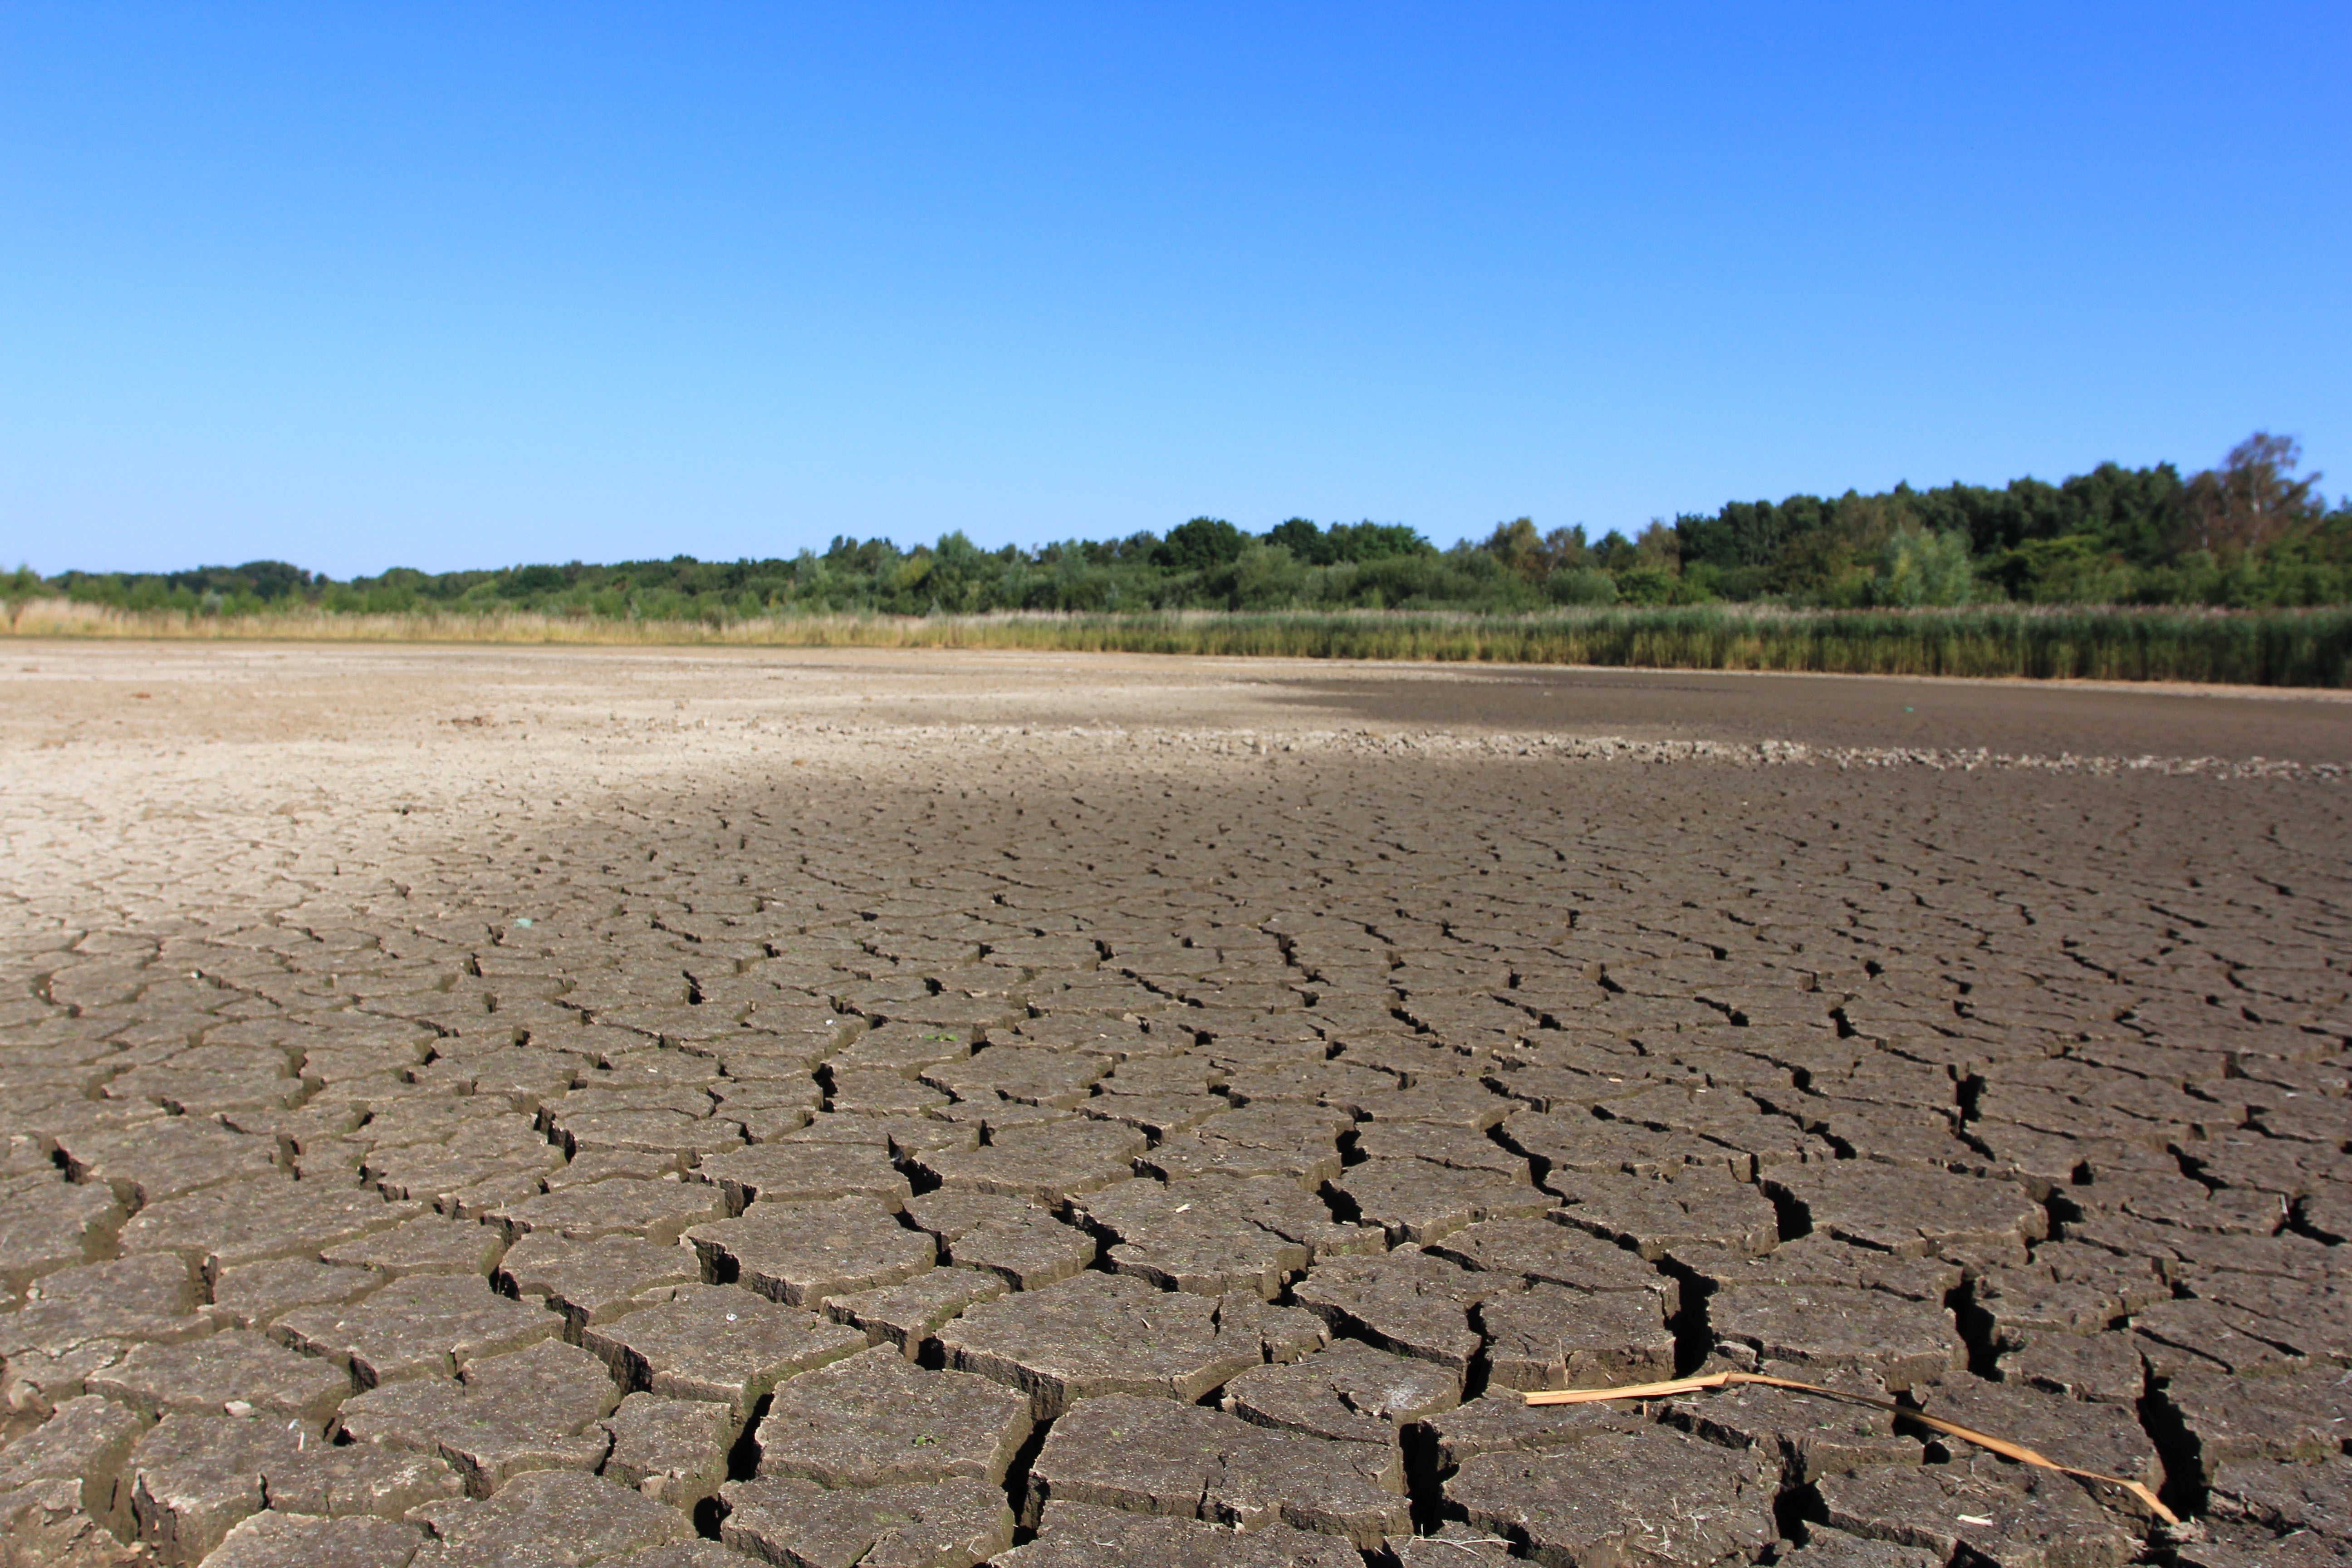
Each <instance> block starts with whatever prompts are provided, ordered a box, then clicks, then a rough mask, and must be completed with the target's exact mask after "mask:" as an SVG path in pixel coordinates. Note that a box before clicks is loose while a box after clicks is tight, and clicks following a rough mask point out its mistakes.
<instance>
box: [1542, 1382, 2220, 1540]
mask: <svg viewBox="0 0 2352 1568" xmlns="http://www.w3.org/2000/svg"><path fill="white" fill-rule="evenodd" d="M1735 1383H1760V1384H1763V1385H1764V1386H1765V1387H1767V1388H1791V1389H1794V1390H1796V1391H1797V1392H1798V1393H1799V1394H1820V1395H1821V1396H1822V1397H1823V1398H1824V1399H1843V1400H1845V1401H1846V1402H1848V1403H1849V1404H1853V1405H1874V1406H1876V1407H1877V1408H1878V1409H1881V1410H1891V1411H1893V1412H1894V1413H1895V1415H1900V1416H1902V1417H1903V1418H1904V1419H1905V1420H1906V1421H1916V1422H1917V1423H1918V1424H1919V1425H1920V1426H1927V1427H1932V1428H1934V1429H1935V1430H1936V1431H1938V1432H1941V1433H1943V1434H1944V1436H1948V1437H1958V1438H1959V1439H1960V1440H1961V1441H1962V1442H1966V1443H1974V1444H1975V1445H1976V1446H1977V1447H1979V1448H1988V1449H1990V1450H1991V1451H1992V1452H1993V1453H1996V1454H1999V1455H2000V1457H2001V1458H2004V1459H2015V1460H2016V1461H2018V1463H2020V1464H2023V1465H2034V1466H2038V1467H2039V1468H2042V1469H2045V1470H2056V1471H2057V1472H2058V1473H2059V1474H2061V1475H2065V1476H2074V1477H2075V1478H2077V1479H2082V1480H2086V1481H2097V1482H2098V1483H2099V1484H2100V1485H2102V1486H2110V1487H2121V1488H2122V1489H2124V1490H2126V1491H2127V1492H2129V1493H2131V1495H2132V1496H2134V1497H2136V1498H2137V1499H2139V1500H2140V1501H2141V1502H2143V1503H2146V1504H2147V1510H2148V1512H2150V1513H2152V1514H2154V1515H2156V1517H2157V1518H2158V1519H2160V1520H2162V1521H2164V1522H2165V1523H2167V1524H2179V1522H2180V1519H2179V1515H2177V1514H2175V1513H2174V1512H2173V1511H2172V1510H2170V1509H2168V1508H2167V1507H2165V1506H2164V1504H2163V1503H2161V1502H2159V1501H2158V1500H2157V1496H2156V1494H2155V1493H2154V1492H2152V1491H2150V1490H2148V1489H2147V1487H2145V1486H2143V1485H2142V1484H2140V1483H2139V1482H2138V1481H2127V1480H2126V1479H2123V1478H2122V1477H2121V1476H2103V1475H2101V1474H2100V1473H2099V1472H2098V1471H2096V1470H2078V1469H2076V1468H2074V1467H2073V1466H2072V1465H2062V1464H2060V1463H2058V1461H2057V1460H2055V1459H2051V1458H2044V1457H2042V1455H2040V1454H2037V1453H2035V1452H2034V1451H2033V1450H2032V1449H2031V1448H2029V1447H2026V1446H2025V1445H2024V1444H2022V1443H2012V1442H2011V1441H2009V1440H2008V1439H2007V1438H2005V1437H1995V1436H1991V1435H1990V1434H1989V1433H1984V1432H1979V1431H1978V1430H1976V1429H1975V1428H1974V1427H1972V1426H1961V1425H1960V1424H1959V1423H1958V1422H1956V1421H1939V1420H1937V1418H1936V1417H1935V1416H1933V1415H1921V1414H1920V1413H1919V1412H1917V1411H1916V1410H1906V1409H1905V1408H1904V1407H1903V1406H1902V1405H1897V1404H1895V1401H1893V1400H1891V1399H1873V1398H1871V1397H1870V1396H1869V1395H1868V1394H1848V1393H1846V1392H1845V1391H1844V1390H1843V1389H1839V1388H1823V1387H1822V1386H1820V1385H1819V1384H1811V1383H1798V1382H1796V1381H1795V1380H1793V1379H1790V1378H1786V1377H1766V1376H1765V1375H1764V1374H1763V1373H1754V1372H1714V1373H1707V1374H1706V1375H1705V1376H1704V1377H1676V1378H1670V1379H1668V1380H1667V1381H1666V1382H1664V1383H1634V1384H1626V1385H1625V1386H1624V1387H1622V1388H1556V1389H1550V1390H1548V1391H1546V1392H1544V1393H1540V1394H1528V1395H1526V1396H1525V1397H1526V1399H1527V1402H1528V1404H1529V1405H1590V1404H1593V1403H1595V1402H1596V1401H1599V1400H1603V1399H1668V1398H1672V1397H1673V1396H1674V1395H1675V1394H1697V1393H1699V1392H1701V1391H1703V1390H1705V1389H1709V1388H1724V1387H1727V1386H1729V1385H1730V1384H1735Z"/></svg>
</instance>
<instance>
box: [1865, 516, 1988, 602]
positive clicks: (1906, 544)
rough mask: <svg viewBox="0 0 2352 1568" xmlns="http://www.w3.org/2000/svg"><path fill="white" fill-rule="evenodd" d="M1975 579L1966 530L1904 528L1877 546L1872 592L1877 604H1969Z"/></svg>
mask: <svg viewBox="0 0 2352 1568" xmlns="http://www.w3.org/2000/svg"><path fill="white" fill-rule="evenodd" d="M1975 584H1976V575H1975V574H1974V573H1973V572H1972V571H1971V570H1970V569H1969V541H1968V536H1967V535H1966V534H1963V533H1961V532H1959V531H1957V530H1955V531H1952V532H1949V533H1937V532H1934V531H1931V530H1928V529H1924V528H1901V529H1897V530H1895V532H1894V533H1893V534H1891V535H1889V536H1888V538H1887V541H1886V542H1885V544H1884V545H1882V546H1881V547H1880V548H1879V552H1878V571H1877V572H1876V574H1874V575H1873V576H1872V578H1871V582H1870V597H1871V602H1872V603H1873V604H1879V605H1901V606H1903V607H1904V608H1906V609H1908V608H1912V607H1915V606H1916V605H1965V604H1967V603H1968V602H1969V593H1970V592H1971V591H1972V590H1973V588H1974V586H1975Z"/></svg>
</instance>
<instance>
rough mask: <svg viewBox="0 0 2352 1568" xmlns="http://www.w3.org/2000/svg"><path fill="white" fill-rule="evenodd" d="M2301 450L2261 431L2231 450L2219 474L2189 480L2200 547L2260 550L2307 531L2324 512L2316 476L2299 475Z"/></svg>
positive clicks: (2211, 471) (2193, 523) (2292, 441)
mask: <svg viewBox="0 0 2352 1568" xmlns="http://www.w3.org/2000/svg"><path fill="white" fill-rule="evenodd" d="M2302 466H2303V446H2302V444H2301V443H2300V442H2298V441H2296V440H2295V438H2294V437H2292V436H2273V435H2271V434H2269V433H2268V432H2266V431H2262V430H2257V431H2255V432H2254V433H2253V434H2252V436H2249V437H2246V438H2245V439H2244V440H2242V441H2241V442H2239V443H2238V444H2237V445H2236V446H2234V447H2231V448H2230V455H2229V456H2228V457H2227V458H2223V459H2222V460H2221V468H2219V469H2218V470H2216V469H2212V468H2208V469H2207V470H2205V472H2203V473H2201V474H2199V475H2198V476H2197V477H2196V478H2195V479H2190V480H2189V523H2190V527H2191V528H2192V529H2194V530H2195V531H2196V543H2197V548H2198V549H2200V550H2210V551H2231V550H2260V549H2261V548H2263V546H2264V545H2266V544H2270V543H2273V542H2276V541H2278V540H2281V539H2284V538H2286V537H2288V536H2289V535H2291V534H2294V533H2298V532H2302V531H2305V530H2308V529H2309V528H2311V527H2312V526H2313V525H2315V523H2317V522H2318V521H2319V519H2320V516H2321V513H2322V512H2323V510H2325V509H2324V508H2323V507H2322V506H2321V504H2320V500H2319V498H2318V496H2317V494H2316V493H2315V489H2314V487H2315V486H2316V485H2317V484H2318V483H2319V476H2318V475H2317V474H2305V475H2303V476H2302V477H2301V478H2297V477H2296V476H2295V469H2297V468H2300V467H2302Z"/></svg>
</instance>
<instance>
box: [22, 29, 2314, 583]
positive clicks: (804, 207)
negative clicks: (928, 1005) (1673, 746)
mask: <svg viewBox="0 0 2352 1568" xmlns="http://www.w3.org/2000/svg"><path fill="white" fill-rule="evenodd" d="M2347 67H2352V7H2347V6H2345V5H2341V4H2335V5H2307V6H2297V5H2220V4H2215V5H2201V6H2172V5H2156V4H2147V3H2137V4H2129V5H2068V4H2057V5H2053V4H2048V3H2047V0H2043V3H2039V4H2033V5H1937V6H1928V5H1884V4H1877V3H1871V4H1857V5H1778V4H1775V5H1724V6H1679V7H1677V6H1666V5H1657V6H1650V5H1639V6H1632V5H1593V6H1589V7H1584V6H1571V5H1461V4H1449V5H1416V6H1397V5H1364V4H1349V5H1325V6H1317V5H1265V4H1250V5H1230V6H1221V5H1199V4H1194V5H1168V6H1151V5H1139V4H1124V3H1121V4H1110V5H1100V4H1095V5H1060V6H1043V5H1039V6H1027V5H1012V4H984V5H983V4H965V5H941V6H929V5H894V4H880V5H841V6H835V7H824V8H820V7H814V6H808V7H803V6H792V5H753V4H742V5H698V4H689V3H684V0H663V3H661V4H652V5H573V4H566V5H481V4H467V5H446V6H444V5H425V4H409V3H403V4H398V5H394V4H379V5H345V4H333V3H321V0H309V3H306V4H300V5H283V6H261V5H234V4H204V5H182V6H174V5H163V4H141V5H107V4H100V3H95V0H70V3H68V4H61V5H48V4H37V3H33V0H14V3H12V4H9V5H6V6H5V8H0V565H14V564H15V563H16V562H17V561H18V560H24V561H28V562H30V563H32V564H33V565H35V566H36V567H37V568H39V569H41V570H44V571H50V572H54V571H57V570H59V569H62V568H65V567H68V566H79V567H85V568H91V569H107V568H115V569H130V568H164V567H173V566H184V565H193V564H195V563H200V562H219V563H235V562H239V561H244V560H247V559H253V558H257V557H266V556H270V557H279V558H283V559H288V560H292V561H295V562H298V563H303V564H306V565H310V566H313V567H317V568H320V569H323V570H326V571H329V572H331V573H332V574H335V575H338V576H343V575H349V574H353V573H359V572H374V571H377V570H380V569H382V568H383V567H385V566H389V565H394V564H407V565H415V566H422V567H426V568H431V569H444V568H450V567H458V566H481V565H495V564H502V563H513V562H520V561H536V560H554V561H562V560H565V559H569V558H573V557H578V558H583V559H587V560H599V559H605V560H610V559H620V558H625V557H635V556H647V555H656V556H659V555H669V554H673V553H676V552H689V553H693V554H697V555H700V556H704V557H706V558H709V557H718V558H732V557H735V556H738V555H745V554H750V555H768V554H789V553H791V552H793V551H796V550H798V549H800V548H802V547H803V546H809V545H814V546H816V547H818V548H822V547H823V545H824V542H825V541H826V540H827V539H828V538H829V537H831V536H832V535H833V534H835V533H842V532H845V533H853V534H858V535H868V534H875V533H887V534H888V535H890V536H892V537H893V538H896V539H897V540H898V541H899V542H901V543H902V544H903V543H910V542H915V541H917V540H928V539H930V538H933V537H936V536H937V535H938V534H940V532H942V531H946V530H949V529H954V528H961V529H963V530H965V531H967V532H969V533H970V534H971V536H972V537H973V538H975V539H977V540H979V541H980V542H982V543H985V544H991V545H993V544H999V543H1006V542H1018V543H1031V542H1043V541H1045V540H1048V539H1054V538H1066V537H1069V536H1073V535H1083V536H1089V537H1102V536H1106V535H1114V534H1125V533H1129V532H1132V531H1136V530H1139V529H1146V528H1149V529H1153V530H1157V531H1164V530H1165V529H1167V528H1168V527H1169V526H1171V525H1172V524H1173V523H1176V522H1179V521H1182V520H1183V519H1185V518H1187V517H1190V516H1192V515H1194V514H1196V513H1211V514H1215V515H1219V516H1223V517H1226V518H1230V519H1232V520H1233V521H1235V522H1237V523H1240V524H1242V525H1243V526H1244V527H1246V528H1250V529H1253V530H1263V529H1265V528H1267V527H1269V526H1271V525H1272V524H1274V523H1275V522H1276V521H1280V520H1281V519H1283V518H1285V517H1287V516H1291V515H1294V514H1303V515H1305V516H1307V517H1311V518H1316V519H1318V520H1322V521H1329V520H1333V519H1341V520H1353V519H1358V518H1365V517H1369V518H1373V519H1377V520H1380V521H1402V522H1407V523H1411V524H1412V525H1413V526H1415V527H1417V528H1420V529H1421V530H1423V531H1424V532H1426V533H1428V534H1430V535H1431V536H1432V537H1433V538H1436V539H1438V540H1440V541H1441V542H1445V541H1451V540H1453V539H1454V538H1457V537H1460V536H1462V535H1464V534H1469V533H1483V532H1484V531H1486V529H1488V528H1489V527H1491V526H1492V525H1493V524H1494V523H1495V522H1496V521H1498V520H1501V519H1504V518H1508V517H1512V516H1516V515H1518V514H1520V513H1531V514H1533V515H1534V516H1535V517H1536V519H1537V520H1538V522H1539V523H1541V524H1543V525H1545V526H1551V525H1553V524H1557V523H1568V522H1577V521H1582V522H1584V523H1586V524H1588V525H1589V526H1590V527H1591V529H1592V530H1593V531H1594V532H1595V533H1596V534H1597V533H1599V532H1600V531H1603V530H1605V529H1608V528H1612V527H1615V528H1623V529H1627V530H1629V531H1630V530H1632V529H1635V528H1638V527H1639V526H1640V525H1641V523H1642V522H1643V521H1644V520H1646V519H1648V518H1650V517H1652V516H1657V515H1671V514H1672V513H1674V512H1675V511H1676V510H1713V509H1714V508H1715V507H1716V506H1717V505H1718V504H1719V503H1721V502H1722V501H1724V500H1730V499H1734V498H1747V499H1753V498H1756V497H1779V496H1780V495H1783V494H1786V493H1789V492H1790V491H1795V490H1812V491H1832V492H1833V491H1838V490H1843V489H1846V488H1847V487H1849V486H1854V487H1859V488H1861V489H1876V488H1881V487H1884V486H1886V485H1890V484H1893V483H1894V482H1895V481H1896V480H1898V479H1909V480H1911V481H1912V482H1913V483H1915V484H1922V485H1925V484H1935V483H1941V482H1944V481H1946V480H1948V479H1970V480H1976V481H1985V482H1999V481H2001V480H2005V479H2010V478H2011V477H2013V476H2015V475H2018V474H2022V473H2032V474H2036V475H2039V476H2042V477H2044V478H2050V479H2056V478H2060V477H2063V475H2065V474H2068V473H2073V472H2078V471H2080V470H2082V469H2084V468H2088V467H2090V466H2091V465H2093V464H2095V463H2096V462H2098V461H2099V460H2101V459H2103V458H2114V459H2116V460H2119V461H2122V462H2126V463H2132V464H2137V463H2145V462H2153V461H2158V460H2164V459H2170V460H2173V461H2177V462H2179V463H2180V464H2181V465H2182V466H2183V467H2184V468H2197V467H2202V466H2205V465H2208V464H2210V463H2212V462H2214V461H2216V460H2217V459H2218V458H2220V457H2221V453H2222V452H2223V451H2224V450H2225V449H2226V448H2227V447H2229V446H2230V445H2231V444H2232V443H2233V442H2235V441H2236V440H2238V439H2240V438H2241V437H2244V436H2245V435H2246V434H2248V433H2249V432H2250V431H2252V430H2253V429H2255V428H2256V427H2263V428H2268V429H2273V430H2283V431H2286V432H2291V433H2294V434H2295V435H2298V436H2300V437H2302V438H2303V440H2304V442H2305V451H2306V455H2307V458H2308V459H2309V461H2310V463H2311V464H2312V465H2313V466H2316V467H2319V468H2325V469H2329V470H2331V471H2330V472H2329V474H2328V478H2327V479H2326V481H2325V483H2324V485H2323V488H2324V489H2326V491H2327V492H2328V493H2330V494H2336V493H2338V492H2339V491H2340V490H2342V489H2347V488H2352V484H2347V481H2352V393H2348V392H2347V368H2352V244H2347V239H2352V69H2347Z"/></svg>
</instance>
